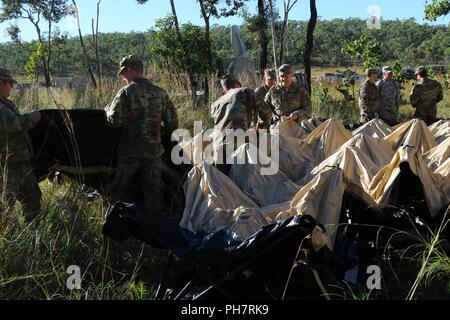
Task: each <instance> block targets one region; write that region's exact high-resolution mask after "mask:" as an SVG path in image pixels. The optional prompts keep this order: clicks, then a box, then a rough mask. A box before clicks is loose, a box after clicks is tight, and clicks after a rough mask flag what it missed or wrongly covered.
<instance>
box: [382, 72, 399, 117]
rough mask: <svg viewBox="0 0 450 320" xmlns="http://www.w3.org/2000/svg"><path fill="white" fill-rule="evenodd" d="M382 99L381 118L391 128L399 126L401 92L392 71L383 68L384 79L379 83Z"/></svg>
mask: <svg viewBox="0 0 450 320" xmlns="http://www.w3.org/2000/svg"><path fill="white" fill-rule="evenodd" d="M377 88H378V94H379V98H380V118H381V119H383V121H384V122H386V123H387V124H388V125H390V126H394V125H396V124H398V121H399V118H400V90H399V89H398V85H397V82H395V80H394V79H393V78H392V69H391V67H389V66H386V67H383V79H381V80H380V81H378V82H377Z"/></svg>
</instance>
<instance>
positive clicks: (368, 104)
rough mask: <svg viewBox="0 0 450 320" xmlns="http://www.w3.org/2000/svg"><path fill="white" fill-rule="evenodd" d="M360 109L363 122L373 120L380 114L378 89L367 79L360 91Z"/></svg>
mask: <svg viewBox="0 0 450 320" xmlns="http://www.w3.org/2000/svg"><path fill="white" fill-rule="evenodd" d="M359 109H360V112H361V120H362V122H365V121H370V120H372V119H373V118H375V114H376V113H379V112H380V100H379V97H378V88H377V86H376V84H375V83H374V82H372V81H370V80H369V79H366V81H364V82H363V84H362V86H361V88H360V89H359Z"/></svg>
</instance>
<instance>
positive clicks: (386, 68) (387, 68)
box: [383, 66, 392, 73]
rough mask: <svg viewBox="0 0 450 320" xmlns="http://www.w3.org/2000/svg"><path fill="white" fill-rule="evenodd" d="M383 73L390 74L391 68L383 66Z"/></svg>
mask: <svg viewBox="0 0 450 320" xmlns="http://www.w3.org/2000/svg"><path fill="white" fill-rule="evenodd" d="M385 72H392V68H391V67H390V66H384V67H383V73H385Z"/></svg>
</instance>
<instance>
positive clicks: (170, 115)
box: [161, 93, 178, 136]
mask: <svg viewBox="0 0 450 320" xmlns="http://www.w3.org/2000/svg"><path fill="white" fill-rule="evenodd" d="M161 98H162V103H163V104H162V106H163V107H162V112H163V113H162V120H163V124H164V130H165V131H166V134H168V136H172V133H173V132H174V131H175V130H177V129H178V115H177V109H176V108H175V106H174V105H173V103H172V101H171V100H170V98H169V95H168V94H167V93H166V94H164V95H163V96H162V97H161Z"/></svg>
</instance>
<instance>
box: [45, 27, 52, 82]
mask: <svg viewBox="0 0 450 320" xmlns="http://www.w3.org/2000/svg"><path fill="white" fill-rule="evenodd" d="M51 58H52V20H51V19H49V21H48V41H47V63H46V64H47V70H46V72H45V85H46V86H47V88H49V87H51V75H50V61H51Z"/></svg>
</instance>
